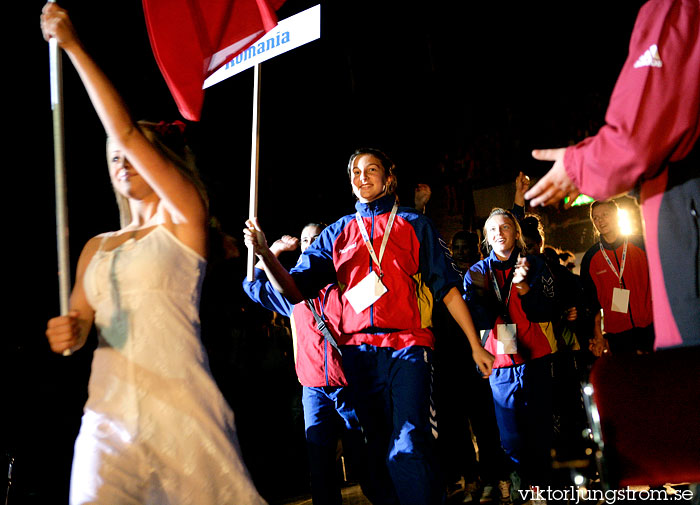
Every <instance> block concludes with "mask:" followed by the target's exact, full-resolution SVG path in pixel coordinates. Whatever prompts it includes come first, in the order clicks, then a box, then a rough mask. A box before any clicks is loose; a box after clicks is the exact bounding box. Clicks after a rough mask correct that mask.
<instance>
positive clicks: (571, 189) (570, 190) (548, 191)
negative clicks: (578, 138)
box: [525, 147, 581, 208]
mask: <svg viewBox="0 0 700 505" xmlns="http://www.w3.org/2000/svg"><path fill="white" fill-rule="evenodd" d="M565 152H566V148H565V147H562V148H559V149H535V150H534V151H532V157H533V158H535V159H537V160H543V161H553V162H554V165H552V168H551V169H550V170H549V172H547V173H546V174H545V176H544V177H542V179H540V180H539V181H538V182H537V184H535V185H534V186H533V188H532V189H530V191H528V192H527V193H525V198H526V199H527V200H530V205H531V206H532V207H537V206H538V205H539V206H545V205H554V204H555V203H557V202H559V201H560V200H562V199H563V198H564V197H566V196H568V197H569V202H568V203H567V204H566V205H565V208H569V207H571V204H572V203H573V202H574V200H575V199H576V197H577V196H578V195H580V194H581V192H580V191H579V189H578V188H577V187H576V185H575V184H574V183H573V182H572V181H571V179H570V178H569V175H568V174H567V173H566V170H565V168H564V153H565Z"/></svg>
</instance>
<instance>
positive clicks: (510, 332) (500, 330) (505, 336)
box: [496, 323, 518, 354]
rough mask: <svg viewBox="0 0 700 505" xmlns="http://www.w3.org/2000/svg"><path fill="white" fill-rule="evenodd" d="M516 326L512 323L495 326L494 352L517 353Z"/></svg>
mask: <svg viewBox="0 0 700 505" xmlns="http://www.w3.org/2000/svg"><path fill="white" fill-rule="evenodd" d="M517 335H518V327H517V325H515V324H514V323H508V324H499V325H497V326H496V339H497V342H496V354H517V353H518V338H517Z"/></svg>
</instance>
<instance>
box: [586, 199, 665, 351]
mask: <svg viewBox="0 0 700 505" xmlns="http://www.w3.org/2000/svg"><path fill="white" fill-rule="evenodd" d="M617 212H618V207H617V204H616V203H615V201H614V200H606V201H595V202H593V203H592V204H591V221H593V226H595V228H596V231H597V232H598V234H599V235H600V241H598V242H597V243H596V244H594V245H593V246H591V248H590V249H588V251H587V252H586V254H585V255H584V256H583V259H582V260H581V280H582V282H583V287H584V293H585V297H586V300H587V303H588V306H589V307H590V309H591V310H592V312H593V314H594V321H595V323H594V325H593V339H591V342H590V349H591V351H592V352H593V354H594V355H596V356H600V355H601V354H603V353H604V352H606V350H607V349H608V348H609V349H610V351H611V352H612V353H613V354H618V353H622V352H640V353H643V352H650V351H651V350H652V349H653V346H654V325H653V320H652V318H653V316H652V310H651V290H650V287H649V268H648V266H647V255H646V252H645V251H644V244H643V241H642V238H641V237H640V236H638V235H633V236H629V237H624V236H622V234H621V233H620V226H619V224H618V214H617ZM601 308H602V310H603V326H604V329H605V335H603V330H602V329H601V314H600V311H601Z"/></svg>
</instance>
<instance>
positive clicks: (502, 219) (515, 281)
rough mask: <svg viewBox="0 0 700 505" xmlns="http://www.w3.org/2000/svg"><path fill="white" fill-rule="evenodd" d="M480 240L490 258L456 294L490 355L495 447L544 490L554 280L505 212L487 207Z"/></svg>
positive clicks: (548, 446) (549, 426)
mask: <svg viewBox="0 0 700 505" xmlns="http://www.w3.org/2000/svg"><path fill="white" fill-rule="evenodd" d="M484 237H485V239H486V240H487V242H488V244H489V246H490V248H491V253H490V254H489V256H488V257H487V258H485V259H483V260H481V261H479V262H478V263H476V264H475V265H473V266H472V267H471V268H470V269H469V271H468V272H467V273H466V275H465V276H464V291H465V299H466V301H467V304H468V305H469V310H470V311H471V313H472V314H473V316H474V321H475V324H476V326H477V328H479V329H481V330H482V341H483V343H484V347H485V348H486V350H488V351H489V352H491V353H493V354H494V355H495V356H496V359H495V361H494V364H493V373H492V374H491V376H490V377H489V382H490V384H491V390H492V392H493V399H494V406H495V410H496V421H497V423H498V428H499V431H500V434H501V444H502V446H503V449H504V450H505V451H506V453H507V454H508V456H510V458H511V460H512V461H513V462H514V463H515V464H516V468H517V470H518V473H519V474H520V477H521V478H522V479H523V481H524V483H526V484H528V485H540V486H542V485H548V484H550V482H549V478H550V476H549V468H550V467H551V464H550V459H549V458H550V450H551V442H552V436H553V433H552V428H553V424H552V382H551V380H552V371H551V366H552V361H551V359H550V356H551V354H552V353H553V352H555V351H556V350H557V345H556V339H555V336H554V331H553V326H552V322H551V321H552V318H553V316H554V314H555V313H556V305H555V292H554V291H555V289H554V279H553V277H552V274H551V272H550V271H549V268H548V267H547V264H546V263H545V261H544V259H542V258H541V257H540V256H537V255H531V256H525V246H524V244H523V242H522V238H521V231H520V225H519V223H518V220H517V219H516V218H515V217H514V216H513V214H512V213H511V212H510V211H507V210H504V209H494V210H493V211H492V212H491V215H490V216H489V218H488V219H487V220H486V224H485V225H484ZM511 336H512V337H514V340H515V343H514V344H513V343H512V342H509V341H511V340H512V338H510V339H509V338H508V337H511Z"/></svg>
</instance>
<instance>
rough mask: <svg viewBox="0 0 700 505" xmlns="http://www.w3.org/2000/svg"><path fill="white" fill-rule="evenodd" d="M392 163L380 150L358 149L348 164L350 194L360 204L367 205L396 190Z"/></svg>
mask: <svg viewBox="0 0 700 505" xmlns="http://www.w3.org/2000/svg"><path fill="white" fill-rule="evenodd" d="M394 172H395V169H394V163H393V162H392V161H391V160H390V159H389V158H388V157H387V156H386V155H385V154H384V153H383V152H381V151H380V150H378V149H371V148H364V149H358V150H357V151H355V153H354V154H353V155H352V156H351V157H350V161H349V162H348V175H349V176H350V183H351V184H352V192H353V193H354V194H355V198H357V199H358V200H359V201H360V202H362V203H369V202H372V201H374V200H376V199H377V198H379V197H381V196H384V195H386V194H392V193H394V191H395V190H396V185H397V180H396V174H395V173H394Z"/></svg>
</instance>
